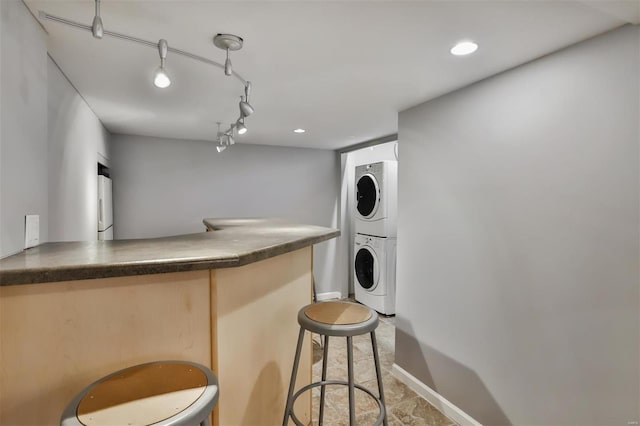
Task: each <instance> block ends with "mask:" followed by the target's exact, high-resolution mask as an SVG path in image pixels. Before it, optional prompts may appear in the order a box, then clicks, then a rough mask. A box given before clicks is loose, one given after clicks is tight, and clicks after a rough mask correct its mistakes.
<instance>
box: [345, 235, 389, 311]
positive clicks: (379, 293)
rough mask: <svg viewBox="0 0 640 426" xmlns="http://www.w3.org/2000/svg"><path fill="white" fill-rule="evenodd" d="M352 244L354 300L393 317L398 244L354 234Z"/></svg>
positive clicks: (381, 238)
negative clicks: (353, 248)
mask: <svg viewBox="0 0 640 426" xmlns="http://www.w3.org/2000/svg"><path fill="white" fill-rule="evenodd" d="M354 243H355V244H354V247H355V250H354V254H355V256H354V265H353V273H354V279H353V282H354V289H355V295H356V300H357V301H358V302H360V303H362V304H365V305H367V306H369V307H370V308H372V309H375V310H376V311H378V312H380V313H382V314H385V315H393V314H395V313H396V246H397V240H396V239H395V238H389V237H387V238H384V237H374V236H371V235H362V234H356V238H355V242H354Z"/></svg>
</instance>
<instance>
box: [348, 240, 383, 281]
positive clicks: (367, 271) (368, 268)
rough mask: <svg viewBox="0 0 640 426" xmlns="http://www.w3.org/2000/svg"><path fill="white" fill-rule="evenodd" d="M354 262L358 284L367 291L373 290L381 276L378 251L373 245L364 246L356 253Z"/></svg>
mask: <svg viewBox="0 0 640 426" xmlns="http://www.w3.org/2000/svg"><path fill="white" fill-rule="evenodd" d="M354 263H355V265H354V267H355V271H356V278H357V280H358V285H360V287H362V288H363V289H365V290H367V291H373V290H374V289H375V288H376V286H377V285H378V279H379V278H380V269H379V266H378V258H377V256H376V253H375V252H374V251H373V249H372V248H371V247H368V246H364V247H362V248H360V249H359V250H358V252H357V253H356V259H355V262H354Z"/></svg>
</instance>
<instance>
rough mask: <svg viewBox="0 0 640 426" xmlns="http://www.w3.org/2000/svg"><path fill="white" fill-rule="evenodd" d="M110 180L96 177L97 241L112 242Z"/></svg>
mask: <svg viewBox="0 0 640 426" xmlns="http://www.w3.org/2000/svg"><path fill="white" fill-rule="evenodd" d="M111 188H112V185H111V179H109V178H108V177H106V176H102V175H98V240H113V197H112V194H111Z"/></svg>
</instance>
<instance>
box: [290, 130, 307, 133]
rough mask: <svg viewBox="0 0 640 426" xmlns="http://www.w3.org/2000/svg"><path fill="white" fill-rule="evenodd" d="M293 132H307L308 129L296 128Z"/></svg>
mask: <svg viewBox="0 0 640 426" xmlns="http://www.w3.org/2000/svg"><path fill="white" fill-rule="evenodd" d="M293 132H294V133H304V132H306V130H305V129H295V130H294V131H293Z"/></svg>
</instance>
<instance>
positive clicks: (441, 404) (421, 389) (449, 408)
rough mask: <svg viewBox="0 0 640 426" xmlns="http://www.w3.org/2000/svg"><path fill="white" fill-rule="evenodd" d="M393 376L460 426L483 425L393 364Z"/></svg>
mask: <svg viewBox="0 0 640 426" xmlns="http://www.w3.org/2000/svg"><path fill="white" fill-rule="evenodd" d="M391 374H393V376H394V377H395V378H396V379H398V380H400V381H401V382H402V383H404V384H405V385H407V386H408V387H409V388H410V389H411V390H413V391H414V392H415V393H417V394H418V395H420V396H421V397H423V398H424V399H426V400H427V401H429V403H430V404H431V405H433V406H434V407H436V408H437V409H438V410H440V412H442V414H444V415H445V416H447V417H449V418H450V419H451V420H453V421H454V422H456V423H457V424H459V425H460V426H482V424H481V423H479V422H478V421H476V420H475V419H474V418H473V417H471V416H470V415H468V414H467V413H465V412H464V411H462V410H461V409H459V408H458V407H456V406H455V405H454V404H453V403H451V402H450V401H448V400H447V399H446V398H445V397H443V396H442V395H440V394H439V393H438V392H436V391H434V390H433V389H431V388H430V387H429V386H427V385H425V384H424V383H422V382H421V381H420V380H418V379H416V378H415V377H414V376H413V375H411V374H410V373H408V372H407V371H406V370H405V369H403V368H402V367H399V366H398V365H397V364H393V366H392V367H391Z"/></svg>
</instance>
